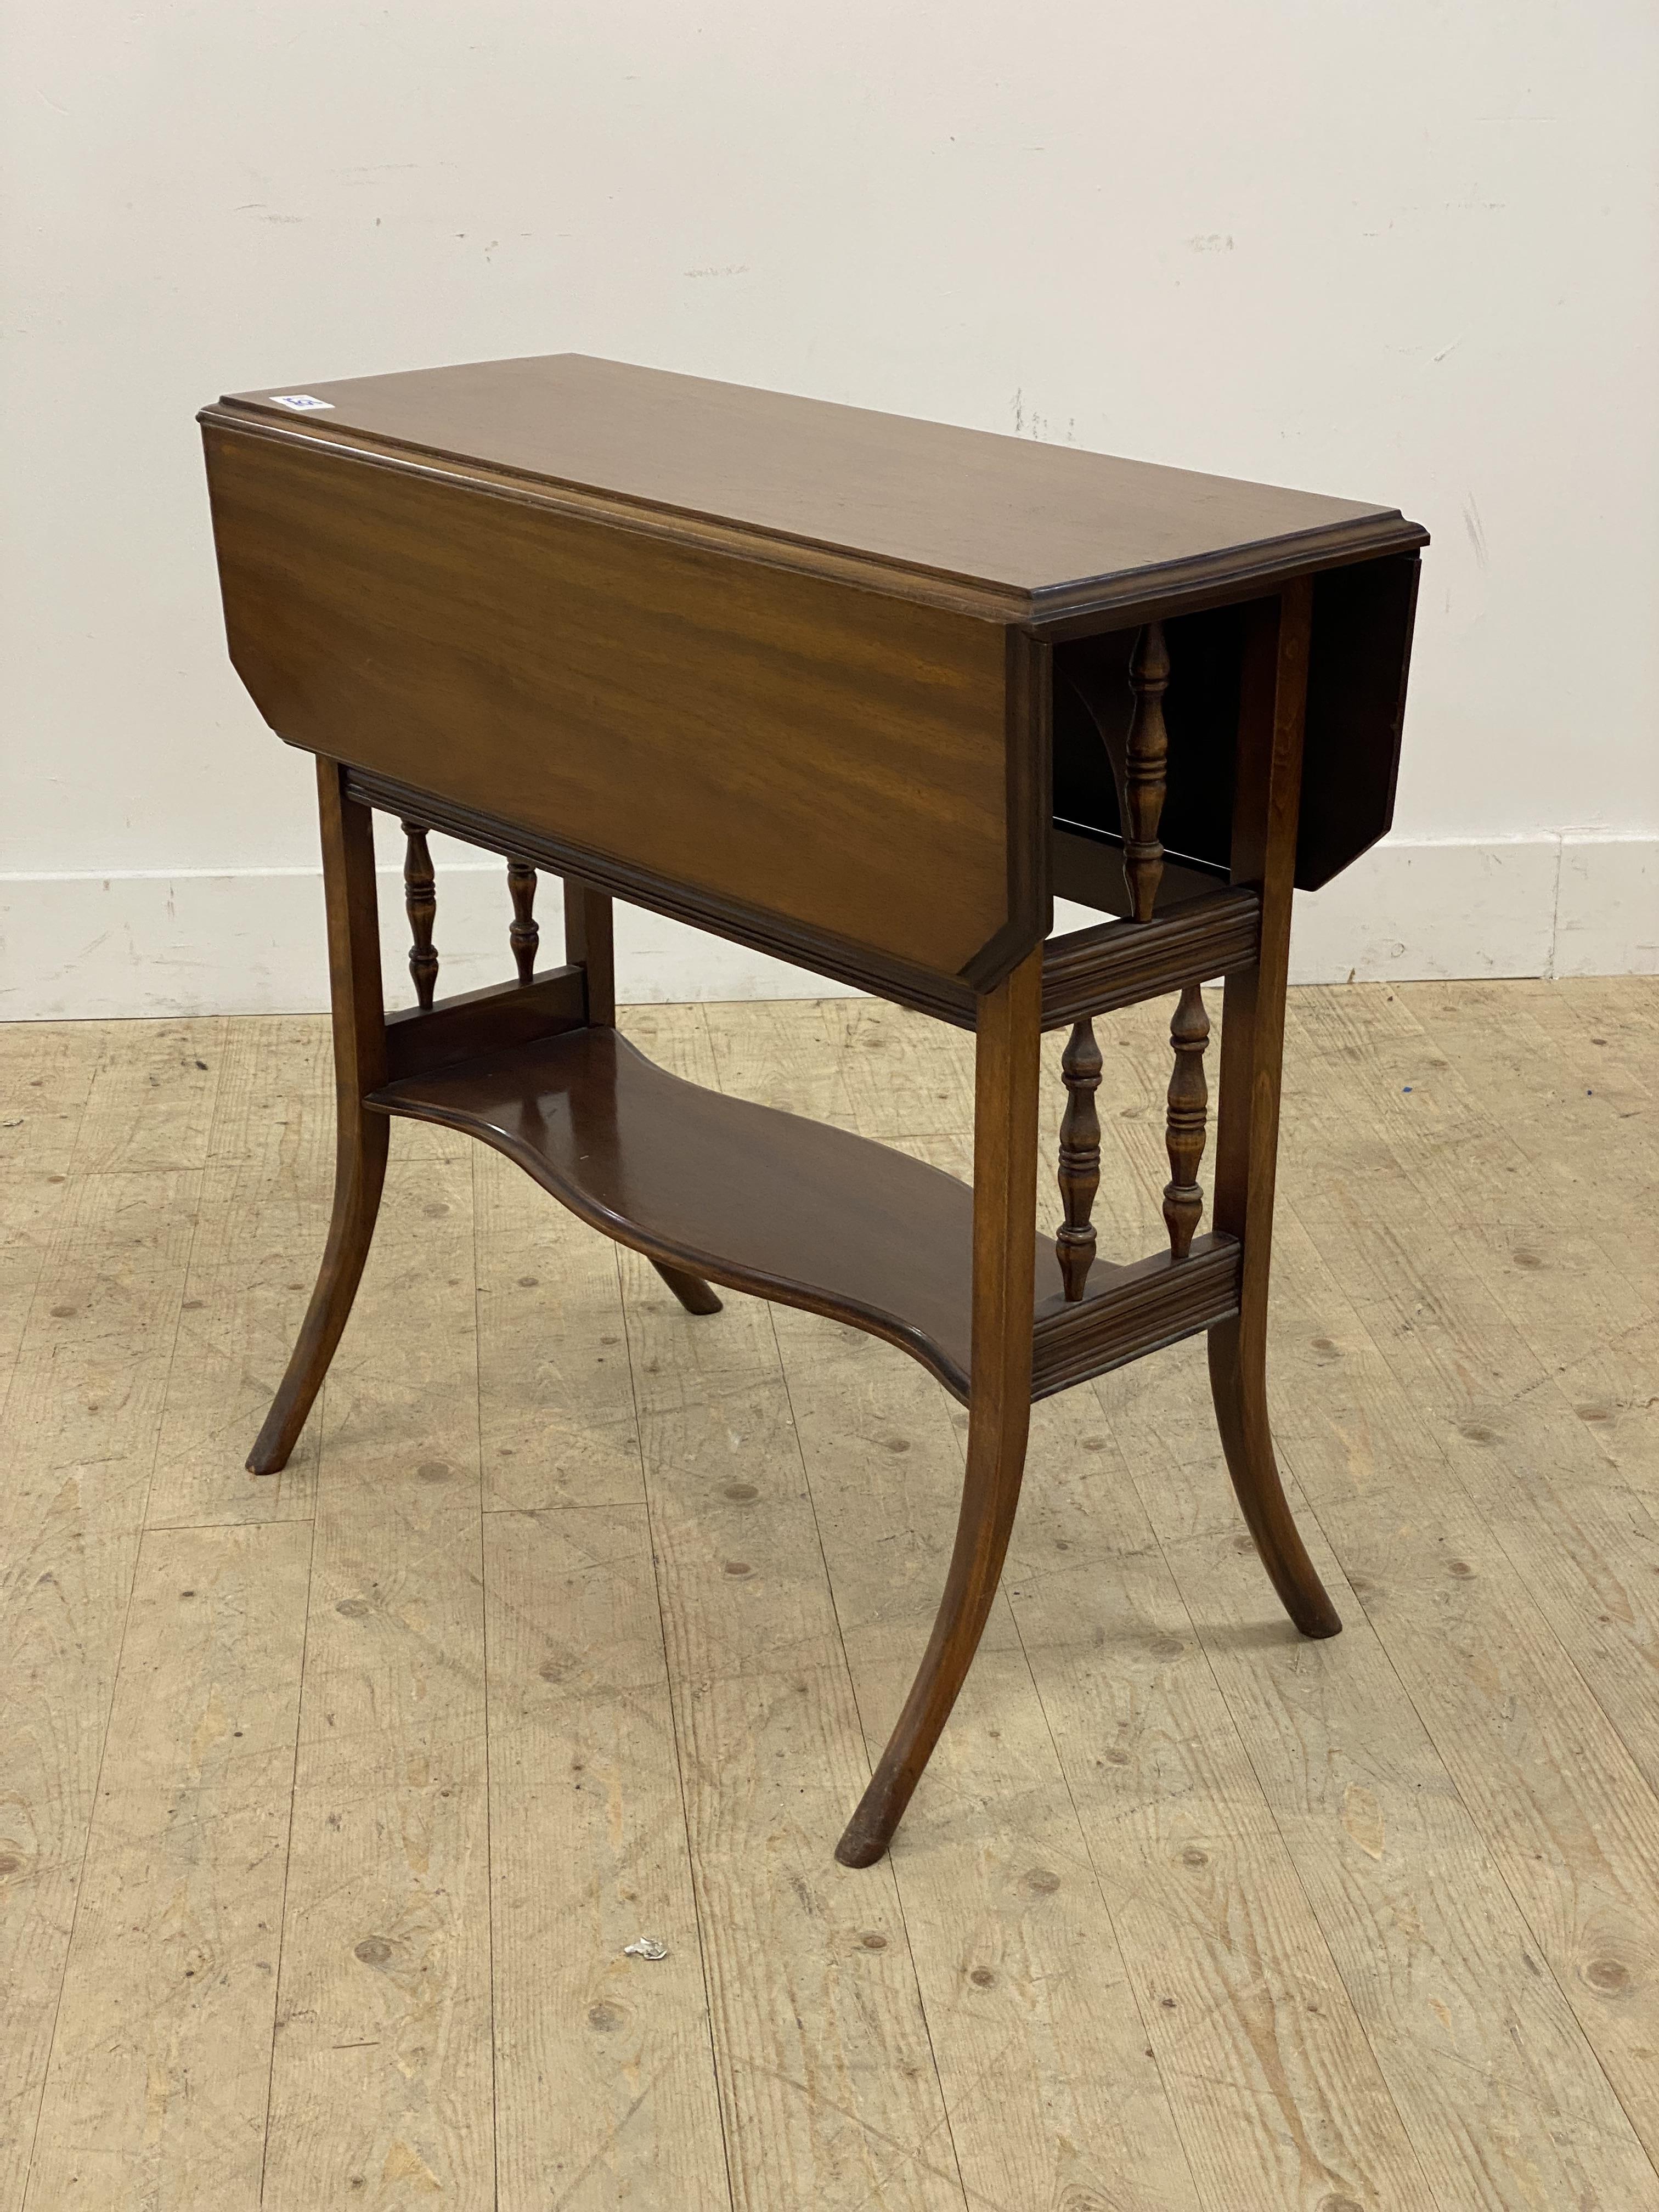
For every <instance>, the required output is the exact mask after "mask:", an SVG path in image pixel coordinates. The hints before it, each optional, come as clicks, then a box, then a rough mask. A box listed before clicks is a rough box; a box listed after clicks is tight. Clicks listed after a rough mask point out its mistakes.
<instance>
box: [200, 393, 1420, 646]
mask: <svg viewBox="0 0 1659 2212" xmlns="http://www.w3.org/2000/svg"><path fill="white" fill-rule="evenodd" d="M283 398H289V399H293V398H303V399H307V400H309V401H311V402H313V403H316V402H321V403H325V404H321V405H317V404H313V405H311V406H308V407H302V408H295V407H291V406H284V405H283V404H282V402H283ZM206 415H207V416H208V417H214V416H217V417H218V418H219V419H221V420H223V419H225V418H226V417H230V418H233V419H240V421H242V422H250V420H255V421H263V422H265V423H269V424H270V425H272V426H273V427H274V426H275V425H276V423H277V422H282V423H283V424H284V425H285V426H286V427H288V428H293V429H297V430H302V431H303V432H304V434H305V435H308V436H311V437H315V438H319V439H322V440H325V441H327V442H329V443H331V444H337V445H345V446H347V447H358V448H360V449H368V450H370V451H392V452H397V453H404V454H407V455H410V456H420V457H425V458H426V459H428V461H430V462H432V463H435V464H437V465H454V466H457V467H460V468H466V467H482V468H484V469H488V470H490V471H495V472H499V473H504V474H506V475H507V476H509V477H517V478H520V479H522V480H524V481H525V482H526V483H527V484H532V485H536V486H540V487H544V488H545V489H546V490H547V491H548V492H549V493H550V495H558V494H559V493H561V492H562V493H566V494H569V495H580V496H582V497H584V498H586V499H589V500H592V499H595V498H597V499H599V500H600V501H606V502H610V503H611V504H613V505H614V506H616V507H618V508H623V509H632V510H635V511H636V512H638V511H644V512H645V513H648V514H649V515H650V516H651V518H652V520H653V527H654V528H656V529H658V530H660V531H664V532H667V533H668V534H671V535H678V536H683V537H684V538H687V539H688V540H690V541H691V542H697V541H698V540H699V539H700V538H706V536H707V534H708V532H709V530H710V529H711V528H718V530H719V531H720V532H721V543H722V544H725V545H726V547H727V549H728V550H730V538H731V533H732V532H733V531H734V530H735V531H737V532H739V533H742V534H744V535H746V536H748V537H749V538H752V539H753V540H754V541H756V543H755V545H754V551H755V552H756V553H757V554H758V555H760V556H761V557H765V558H770V559H774V560H778V561H781V562H782V563H783V564H784V565H787V566H799V567H805V568H812V567H814V566H816V565H818V563H819V561H820V560H821V559H828V558H834V559H835V560H836V562H837V563H838V564H839V565H840V566H841V567H842V572H843V573H844V568H845V562H846V561H847V560H848V557H849V556H850V557H852V558H853V559H854V561H855V562H862V563H864V564H865V565H866V567H868V568H871V569H872V570H873V571H876V572H879V573H878V574H872V576H871V579H870V580H872V582H875V583H876V584H877V585H878V588H881V589H884V590H887V591H896V592H899V593H900V594H901V595H902V596H908V595H909V593H908V590H907V586H906V578H907V576H908V577H913V578H914V579H915V582H916V586H917V592H916V595H917V596H919V597H921V596H929V595H930V594H929V592H927V590H926V588H925V586H926V585H927V580H937V579H940V578H944V579H948V580H951V581H953V582H954V583H956V584H957V585H958V586H963V587H966V588H967V589H969V591H974V590H975V589H977V590H979V591H982V592H987V593H990V594H995V595H997V596H998V598H1000V599H1004V600H1006V601H1007V602H1009V604H1008V605H1006V607H1005V608H1002V609H1000V610H999V611H1003V612H1005V613H1006V615H1009V616H1012V617H1016V618H1018V617H1019V616H1020V615H1024V616H1025V617H1027V618H1036V619H1040V618H1042V617H1043V616H1059V615H1064V614H1065V613H1066V612H1068V611H1072V610H1073V609H1074V608H1075V609H1081V608H1083V607H1085V606H1091V605H1096V604H1098V603H1100V602H1102V601H1103V599H1112V598H1117V597H1122V598H1127V597H1130V596H1133V592H1134V591H1135V590H1136V589H1144V587H1145V586H1146V584H1147V582H1148V580H1156V582H1157V585H1158V588H1159V589H1160V590H1162V589H1163V588H1164V587H1165V586H1167V587H1168V588H1169V589H1170V591H1172V592H1185V591H1188V590H1212V589H1215V588H1216V587H1218V586H1226V585H1228V584H1229V583H1231V582H1234V581H1237V582H1240V583H1244V582H1248V581H1249V579H1251V578H1252V577H1254V576H1256V575H1261V574H1282V573H1285V572H1288V571H1291V570H1294V569H1297V568H1308V567H1322V566H1327V565H1330V564H1331V563H1334V562H1347V561H1352V560H1355V559H1365V558H1371V557H1375V556H1378V555H1382V554H1385V553H1390V552H1398V551H1402V550H1407V549H1409V548H1411V547H1413V546H1416V545H1420V544H1423V543H1424V542H1425V532H1423V531H1422V530H1421V529H1419V527H1418V526H1416V525H1415V524H1413V523H1409V522H1407V521H1404V520H1402V518H1401V514H1400V512H1399V510H1398V508H1395V507H1375V506H1370V505H1367V504H1365V503H1364V502H1360V501H1352V500H1344V499H1331V498H1327V497H1325V496H1323V495H1320V494H1316V493H1311V492H1303V491H1289V490H1285V489H1280V488H1279V487H1276V486H1273V485H1269V484H1255V483H1242V482H1239V481H1237V480H1235V479H1233V478H1231V477H1211V476H1200V475H1197V474H1194V472H1193V471H1189V470H1185V469H1173V468H1164V467H1162V466H1160V465H1157V464H1155V463H1152V462H1148V461H1134V460H1123V459H1115V458H1113V457H1112V456H1110V455H1108V454H1104V453H1085V452H1083V451H1081V450H1079V448H1078V447H1073V446H1051V445H1040V444H1037V443H1036V442H1035V441H1030V440H1027V439H1023V438H1009V437H1001V436H997V435H993V434H992V433H990V432H987V431H983V430H966V429H961V428H954V427H952V426H951V425H949V424H946V423H941V422H916V421H913V420H910V419H908V417H905V416H896V415H883V414H876V413H873V412H872V411H870V410H866V409H864V408H858V407H842V406H837V405H833V404H829V402H826V401H823V400H817V399H802V398H793V397H791V396H789V395H787V394H785V393H781V392H760V391H753V390H750V388H748V387H747V386H742V385H735V384H717V383H714V382H711V381H709V380H706V379H704V378H702V377H694V376H678V375H673V374H669V373H668V372H666V371H665V370H661V369H653V368H636V367H633V366H631V365H629V364H628V363H626V362H611V361H599V360H596V359H593V358H592V357H591V356H586V355H583V354H553V355H548V356H541V357H539V358H531V359H526V360H520V361H493V362H471V363H468V364H465V365H464V366H460V367H457V368H432V369H416V370H410V371H407V372H404V373H403V374H397V375H392V376H365V377H356V378H352V379H350V380H346V381H343V382H337V383H336V382H330V383H322V384H318V383H310V384H289V385H285V386H282V387H280V388H270V389H267V390H265V391H263V392H240V393H235V394H233V395H230V396H228V398H225V399H224V400H222V402H221V403H220V405H219V407H218V408H217V409H210V410H206ZM935 588H936V586H935ZM986 611H987V612H988V611H992V610H991V609H990V608H989V607H988V606H987V610H986Z"/></svg>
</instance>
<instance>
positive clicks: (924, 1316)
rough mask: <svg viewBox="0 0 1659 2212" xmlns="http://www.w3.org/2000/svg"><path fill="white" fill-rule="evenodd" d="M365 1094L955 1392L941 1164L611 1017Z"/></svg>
mask: <svg viewBox="0 0 1659 2212" xmlns="http://www.w3.org/2000/svg"><path fill="white" fill-rule="evenodd" d="M369 1103H370V1105H371V1106H372V1107H373V1108H374V1109H377V1110H378V1111H379V1112H380V1113H385V1114H406V1115H412V1116H413V1117H414V1118H416V1120H420V1121H438V1122H442V1123H444V1124H446V1125H447V1126H448V1127H452V1128H456V1129H461V1130H465V1131H466V1132H467V1133H469V1134H471V1135H472V1136H475V1137H478V1138H480V1139H482V1140H483V1142H484V1143H485V1144H488V1145H492V1146H494V1147H495V1149H496V1150H497V1151H498V1152H504V1153H505V1154H506V1155H507V1158H509V1159H512V1160H516V1161H517V1163H518V1164H519V1165H520V1167H522V1168H523V1169H525V1170H526V1172H527V1173H528V1174H530V1175H532V1176H534V1177H535V1179H536V1181H537V1182H539V1183H540V1184H541V1185H542V1186H543V1188H544V1189H547V1190H550V1191H551V1192H552V1193H553V1194H554V1195H555V1196H556V1198H558V1199H560V1200H562V1202H563V1203H564V1204H565V1205H566V1206H568V1207H569V1208H570V1209H571V1211H572V1212H574V1213H576V1214H579V1215H580V1218H582V1219H583V1220H584V1221H586V1222H587V1223H589V1224H590V1225H591V1226H592V1227H593V1228H595V1229H599V1230H602V1231H604V1232H605V1235H606V1236H608V1237H615V1238H616V1240H617V1242H618V1243H623V1244H628V1245H631V1246H632V1247H633V1248H634V1249H635V1250H636V1251H640V1252H643V1253H645V1254H646V1255H647V1257H648V1258H650V1259H652V1260H653V1261H658V1262H659V1263H660V1265H661V1266H663V1267H667V1268H671V1269H676V1270H678V1271H679V1272H680V1273H689V1274H693V1275H696V1276H698V1277H700V1278H702V1279H705V1280H713V1281H714V1282H717V1283H725V1284H727V1285H730V1286H731V1287H732V1289H733V1290H739V1291H749V1292H750V1293H751V1294H753V1295H754V1296H756V1297H769V1298H776V1299H779V1300H781V1302H782V1303H783V1304H786V1305H799V1306H805V1307H807V1308H809V1309H810V1310H812V1311H815V1312H819V1313H826V1314H832V1315H834V1316H836V1318H838V1319H840V1320H842V1321H850V1322H856V1324H857V1325H858V1326H860V1328H867V1329H869V1330H870V1331H871V1332H872V1334H875V1335H878V1336H884V1337H886V1338H887V1339H889V1340H890V1341H891V1342H893V1343H895V1344H897V1345H899V1346H902V1348H903V1349H904V1350H905V1351H907V1352H910V1353H911V1354H912V1356H913V1357H914V1358H917V1359H919V1360H921V1364H923V1365H924V1366H925V1367H927V1369H928V1370H930V1372H932V1373H933V1374H935V1375H937V1376H939V1380H940V1381H941V1382H942V1383H945V1387H946V1388H947V1389H950V1390H951V1391H952V1392H953V1393H954V1394H955V1395H957V1396H958V1397H965V1396H966V1395H967V1393H968V1376H969V1361H970V1358H971V1333H970V1313H969V1280H970V1274H971V1249H972V1237H973V1194H972V1192H971V1191H969V1189H968V1188H967V1187H966V1185H965V1184H963V1183H961V1182H957V1180H956V1178H955V1177H954V1176H947V1175H945V1174H942V1173H941V1172H940V1171H939V1170H938V1169H937V1168H931V1167H928V1166H927V1165H925V1164H923V1163H922V1162H921V1161H918V1160H913V1159H911V1158H909V1157H908V1155H906V1154H904V1153H901V1152H893V1151H892V1150H890V1148H888V1147H887V1146H881V1145H874V1144H872V1143H870V1142H869V1140H868V1139H866V1138H863V1137H854V1136H850V1135H848V1133H846V1132H845V1131H844V1130H841V1129H836V1128H831V1127H827V1126H825V1125H824V1124H823V1123H820V1122H816V1121H805V1120H804V1119H802V1118H801V1117H800V1116H799V1115H793V1114H783V1113H780V1112H778V1111H777V1110H776V1109H774V1108H772V1107H768V1106H757V1105H755V1104H753V1103H750V1101H749V1100H747V1099H741V1098H729V1097H724V1096H722V1095H721V1094H720V1093H719V1092H717V1091H705V1090H702V1089H701V1088H700V1087H699V1086H698V1085H696V1084H692V1083H685V1082H682V1081H681V1080H680V1079H678V1077H677V1076H672V1075H670V1074H668V1073H665V1071H664V1070H663V1069H661V1068H659V1067H656V1066H653V1064H652V1063H651V1062H650V1061H649V1060H647V1059H646V1058H645V1057H644V1055H643V1054H641V1053H639V1052H637V1051H635V1048H634V1047H633V1046H632V1045H630V1044H629V1043H628V1042H627V1041H626V1039H624V1038H623V1037H621V1036H618V1035H617V1032H616V1030H613V1029H582V1030H574V1031H572V1032H571V1033H569V1034H568V1036H557V1037H552V1038H549V1039H547V1040H545V1041H544V1042H541V1043H539V1044H532V1045H526V1046H520V1047H518V1048H513V1049H512V1050H508V1051H503V1052H489V1053H486V1054H483V1055H481V1056H480V1057H479V1058H478V1059H477V1060H471V1061H468V1062H465V1063H464V1064H463V1065H461V1066H458V1067H452V1068H441V1069H438V1070H436V1071H435V1072H434V1073H431V1074H428V1075H422V1076H418V1077H414V1078H411V1079H409V1080H407V1081H404V1082H399V1083H389V1084H386V1085H383V1086H382V1087H381V1088H380V1089H378V1090H376V1091H374V1093H373V1095H372V1097H371V1098H370V1100H369ZM1026 1234H1027V1238H1028V1241H1029V1242H1030V1243H1033V1244H1035V1235H1034V1231H1033V1229H1032V1225H1031V1223H1030V1221H1029V1220H1028V1222H1027V1224H1026ZM1050 1281H1051V1282H1052V1281H1053V1273H1052V1268H1051V1271H1050ZM1054 1287H1056V1288H1057V1287H1058V1285H1057V1283H1055V1284H1054ZM1026 1333H1027V1334H1028V1335H1029V1334H1030V1322H1029V1319H1028V1322H1027V1330H1026Z"/></svg>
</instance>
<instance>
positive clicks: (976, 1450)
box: [836, 1401, 1031, 1867]
mask: <svg viewBox="0 0 1659 2212" xmlns="http://www.w3.org/2000/svg"><path fill="white" fill-rule="evenodd" d="M1030 1419H1031V1414H1030V1404H1029V1402H1010V1401H1005V1402H1004V1403H1003V1404H1002V1405H1001V1406H1000V1407H994V1406H987V1407H984V1408H983V1409H982V1410H981V1408H979V1407H975V1406H973V1405H971V1404H970V1406H969V1413H968V1472H967V1477H966V1480H964V1482H963V1492H962V1511H961V1514H960V1516H959V1517H958V1519H957V1541H956V1548H955V1550H954V1551H953V1552H952V1553H951V1571H950V1573H949V1574H948V1575H947V1576H946V1577H945V1595H944V1596H943V1597H942V1598H941V1599H940V1600H939V1614H938V1617H937V1619H936V1620H934V1623H933V1637H932V1638H931V1640H930V1641H929V1644H928V1646H927V1651H926V1653H925V1654H924V1656H923V1658H922V1662H921V1667H920V1668H918V1669H917V1673H916V1679H915V1683H914V1684H913V1685H912V1686H911V1690H910V1694H909V1696H908V1699H906V1700H905V1705H904V1711H902V1713H901V1714H900V1715H899V1718H898V1725H897V1727H896V1728H895V1729H894V1730H893V1733H892V1735H891V1736H890V1739H889V1741H888V1745H887V1748H886V1750H885V1751H884V1752H883V1753H882V1755H881V1763H880V1764H879V1765H878V1767H877V1768H876V1771H875V1773H874V1774H873V1776H872V1778H871V1781H870V1786H869V1788H868V1789H867V1790H866V1791H865V1793H864V1795H863V1796H862V1797H861V1798H860V1800H859V1808H858V1810H857V1812H856V1813H854V1815H853V1817H852V1819H851V1820H849V1821H848V1824H847V1830H846V1832H845V1834H844V1835H843V1836H842V1839H841V1841H840V1842H839V1843H838V1844H836V1857H837V1858H838V1859H839V1860H840V1861H841V1863H842V1865H843V1866H848V1867H866V1866H873V1865H874V1864H875V1863H876V1861H877V1860H878V1858H879V1857H881V1855H882V1853H883V1852H884V1850H886V1849H887V1846H888V1844H890V1842H891V1841H892V1838H893V1831H894V1830H895V1829H896V1827H897V1826H898V1824H899V1822H900V1820H902V1818H903V1816H904V1808H905V1807H906V1806H907V1805H908V1803H909V1802H910V1793H911V1791H912V1790H914V1789H915V1786H916V1784H917V1783H918V1782H919V1781H920V1780H921V1771H922V1769H923V1768H924V1767H925V1766H926V1765H927V1761H928V1759H929V1758H930V1757H931V1755H932V1753H933V1746H934V1745H935V1744H936V1743H937V1742H938V1741H939V1735H940V1733H941V1731H942V1730H943V1729H944V1727H945V1722H946V1721H947V1720H948V1719H949V1718H950V1717H951V1706H952V1705H955V1703H956V1701H957V1692H958V1691H959V1690H960V1689H961V1687H962V1686H963V1681H964V1680H966V1679H967V1674H968V1669H969V1667H970V1666H971V1665H972V1664H973V1659H974V1654H975V1651H976V1650H978V1649H979V1639H980V1638H981V1635H982V1634H983V1633H984V1630H985V1624H986V1622H987V1620H989V1618H990V1614H991V1605H992V1601H993V1600H994V1598H995V1596H996V1594H997V1583H998V1582H999V1580H1000V1577H1001V1574H1002V1562H1003V1559H1004V1558H1005V1557H1006V1553H1007V1550H1008V1539H1009V1536H1010V1535H1011V1534H1012V1531H1013V1526H1014V1510H1015V1508H1016V1507H1017V1506H1018V1504H1019V1485H1020V1477H1021V1475H1022V1474H1023V1473H1024V1467H1025V1439H1026V1435H1027V1431H1029V1429H1030Z"/></svg>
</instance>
